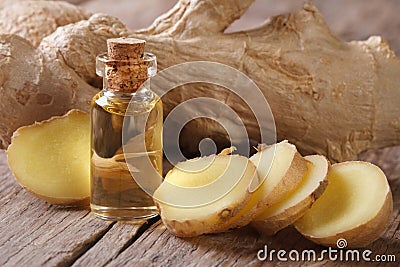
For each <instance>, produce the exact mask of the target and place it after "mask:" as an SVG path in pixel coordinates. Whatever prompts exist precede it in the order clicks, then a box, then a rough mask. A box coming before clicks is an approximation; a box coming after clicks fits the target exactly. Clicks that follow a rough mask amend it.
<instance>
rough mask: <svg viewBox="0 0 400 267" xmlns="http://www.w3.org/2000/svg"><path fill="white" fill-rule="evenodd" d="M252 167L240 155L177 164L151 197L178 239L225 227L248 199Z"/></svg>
mask: <svg viewBox="0 0 400 267" xmlns="http://www.w3.org/2000/svg"><path fill="white" fill-rule="evenodd" d="M256 176H257V172H256V167H255V166H254V164H253V163H252V162H251V161H250V160H249V159H248V158H246V157H243V156H240V155H211V156H207V157H202V158H196V159H191V160H187V161H184V162H180V163H178V164H177V165H176V166H175V167H174V168H173V169H172V170H171V171H169V172H168V174H167V175H166V177H165V180H164V182H163V183H162V184H161V185H160V187H159V188H158V189H157V190H156V191H155V192H154V195H153V198H154V201H155V203H156V205H157V207H158V209H159V211H160V215H161V219H162V221H163V223H164V225H165V226H166V227H167V229H168V230H169V231H170V232H171V233H172V234H174V235H176V236H179V237H191V236H198V235H201V234H206V233H213V232H216V229H218V228H220V227H226V223H227V222H228V221H229V219H230V218H231V217H233V216H235V215H236V214H237V212H238V211H239V210H240V209H241V208H242V206H243V205H244V204H245V203H246V202H247V201H248V200H249V197H250V192H249V185H250V183H251V181H252V179H253V178H254V179H257V177H256Z"/></svg>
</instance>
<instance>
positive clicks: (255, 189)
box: [218, 140, 307, 231]
mask: <svg viewBox="0 0 400 267" xmlns="http://www.w3.org/2000/svg"><path fill="white" fill-rule="evenodd" d="M250 160H251V161H252V162H253V163H254V165H256V167H257V173H258V178H259V179H258V180H256V179H254V180H253V181H252V184H251V185H250V191H251V192H252V193H251V195H250V199H249V201H248V202H247V203H246V204H245V205H244V206H243V208H242V209H241V210H240V211H239V212H238V213H237V214H236V216H234V217H232V218H231V219H230V221H229V222H228V223H227V226H228V227H225V228H218V231H226V230H228V229H230V228H238V227H242V226H245V225H247V224H249V223H250V222H251V221H252V220H253V219H254V218H255V217H256V216H258V215H259V214H260V213H262V212H263V211H264V210H265V209H266V208H267V207H270V206H272V205H274V204H275V203H277V202H279V201H280V200H281V199H283V198H284V197H285V196H286V195H287V194H288V193H289V192H291V191H292V190H294V189H295V188H296V187H297V186H298V184H299V183H300V182H301V181H302V178H303V177H304V176H305V174H306V172H307V162H306V160H305V159H304V158H303V157H302V156H301V155H300V154H299V153H298V152H297V149H296V147H295V146H294V145H292V144H290V143H288V142H287V141H286V140H285V141H282V142H280V143H277V144H274V145H272V146H262V147H261V148H260V149H259V152H257V153H256V154H254V155H253V156H252V157H251V158H250Z"/></svg>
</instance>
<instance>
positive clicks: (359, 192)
mask: <svg viewBox="0 0 400 267" xmlns="http://www.w3.org/2000/svg"><path fill="white" fill-rule="evenodd" d="M328 181H329V184H328V186H327V188H326V190H325V192H324V193H323V194H322V196H321V197H320V198H319V199H318V200H317V201H316V202H315V203H314V205H313V206H312V207H311V209H310V210H308V211H307V212H306V213H305V215H304V216H303V217H302V218H301V219H299V220H298V221H296V222H295V224H294V225H295V227H296V229H297V230H298V231H299V232H300V233H301V234H302V235H304V236H305V237H306V238H308V239H310V240H312V241H314V242H316V243H319V244H322V245H325V246H332V247H336V242H337V241H338V240H339V239H341V238H344V239H345V240H346V241H347V247H364V246H367V245H368V244H370V243H371V242H373V241H375V240H376V239H378V238H379V236H380V235H381V234H382V233H383V231H384V230H385V229H386V227H387V226H388V224H389V221H390V217H391V213H392V210H393V201H392V194H391V191H390V187H389V184H388V182H387V179H386V176H385V174H384V173H383V172H382V170H381V169H380V168H379V167H377V166H375V165H373V164H371V163H368V162H361V161H350V162H343V163H338V164H334V165H332V168H331V170H330V172H329V175H328Z"/></svg>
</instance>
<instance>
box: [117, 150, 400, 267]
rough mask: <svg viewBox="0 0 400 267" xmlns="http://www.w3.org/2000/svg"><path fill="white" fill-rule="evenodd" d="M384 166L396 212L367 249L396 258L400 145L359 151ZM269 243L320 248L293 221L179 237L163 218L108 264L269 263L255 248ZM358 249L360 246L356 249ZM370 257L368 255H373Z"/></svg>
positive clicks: (272, 246)
mask: <svg viewBox="0 0 400 267" xmlns="http://www.w3.org/2000/svg"><path fill="white" fill-rule="evenodd" d="M360 158H361V159H363V160H368V161H371V162H373V163H375V164H377V165H379V166H380V167H382V168H383V170H384V171H385V173H386V174H387V176H388V178H389V182H390V185H391V188H392V191H393V200H394V212H393V216H392V220H391V223H390V225H389V227H388V229H387V230H386V232H385V233H384V234H383V235H382V237H381V238H380V239H379V240H377V241H376V242H374V243H373V244H371V245H370V246H369V247H367V248H366V249H370V250H371V251H372V253H373V254H372V255H377V254H385V255H395V256H396V259H397V262H398V261H400V241H399V240H400V229H399V226H400V213H399V210H400V177H399V174H400V162H399V160H398V159H399V158H400V147H398V148H389V149H384V150H378V151H371V152H368V153H365V154H363V155H361V156H360ZM265 245H267V247H268V248H269V249H275V250H276V251H278V250H280V249H283V250H285V251H287V252H290V251H291V250H294V249H295V250H297V251H299V252H301V251H303V250H309V249H312V250H315V251H316V253H317V255H319V254H320V253H321V252H322V250H323V249H325V248H324V247H322V246H318V245H316V244H314V243H312V242H311V241H308V240H307V239H305V238H303V237H302V236H301V235H300V234H299V233H297V232H296V231H295V230H294V229H293V228H292V227H289V228H287V229H284V230H282V231H280V232H279V233H278V234H277V235H276V236H274V237H260V236H259V235H258V234H257V233H256V232H255V231H254V230H253V229H251V228H250V227H245V228H242V229H237V230H235V231H231V232H228V233H222V234H215V235H205V236H200V237H196V238H186V239H180V238H177V237H175V236H173V235H171V234H170V233H169V232H168V231H167V230H166V228H165V227H164V226H163V225H162V223H161V222H158V223H156V224H155V225H153V226H152V227H151V228H149V230H148V231H146V232H145V233H144V234H143V235H142V236H140V237H139V239H138V240H137V241H136V242H134V243H133V244H132V245H131V246H130V247H128V248H126V250H125V251H123V252H122V253H121V254H120V255H118V256H117V257H116V258H115V259H114V260H113V261H112V262H110V264H109V265H110V266H124V265H128V264H129V265H138V266H174V265H177V264H179V265H182V266H245V265H251V266H259V265H263V264H265V265H268V264H270V263H271V262H270V261H269V260H266V261H263V262H261V261H260V260H259V259H258V258H257V252H258V251H259V250H260V249H263V248H264V246H265ZM359 251H360V253H361V252H362V251H364V249H360V250H359ZM371 258H372V256H371ZM310 263H311V262H309V261H298V262H282V261H281V262H280V261H278V260H277V258H276V257H274V261H273V264H274V265H278V266H280V265H281V266H282V265H283V266H287V265H289V266H290V265H292V266H293V265H302V264H307V265H308V264H310ZM356 263H357V262H354V261H349V262H345V261H339V260H337V261H331V260H329V258H327V257H325V259H324V260H323V261H318V262H316V263H315V264H316V265H328V266H343V265H345V266H351V265H354V264H356ZM382 265H383V266H394V265H393V263H382Z"/></svg>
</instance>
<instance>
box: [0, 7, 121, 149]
mask: <svg viewBox="0 0 400 267" xmlns="http://www.w3.org/2000/svg"><path fill="white" fill-rule="evenodd" d="M48 3H49V5H52V4H51V3H52V2H48ZM72 25H74V26H72ZM70 27H73V28H72V29H70ZM64 29H70V30H69V31H68V34H66V33H65V32H64ZM124 34H126V28H125V26H124V25H123V24H122V23H121V22H119V21H118V20H116V19H115V18H112V17H110V16H107V15H101V14H97V15H93V16H91V17H90V18H89V19H88V20H84V21H80V22H77V23H76V24H70V25H66V26H64V27H59V28H58V29H57V30H56V31H55V32H54V33H53V34H51V35H49V36H47V37H45V38H44V39H43V40H42V42H41V44H40V45H39V47H38V48H35V47H33V46H32V45H31V44H30V43H29V42H28V41H27V40H25V39H23V38H22V37H19V36H17V35H13V34H2V35H0V72H1V75H0V86H1V89H2V93H1V94H0V111H1V112H2V114H3V116H2V118H1V119H0V147H1V148H6V147H7V146H8V145H9V144H10V140H11V136H12V133H13V132H14V131H15V130H16V129H17V128H19V127H21V126H24V125H30V124H32V123H34V122H35V121H42V120H46V119H49V118H50V117H52V116H55V115H62V114H65V113H66V112H67V111H69V110H71V109H80V110H83V111H88V110H89V102H90V100H91V99H92V98H93V96H94V95H95V94H96V93H97V92H98V90H99V89H98V88H97V87H94V86H92V85H90V84H91V83H92V84H99V80H97V81H96V79H95V72H94V69H95V57H96V55H97V54H99V53H101V52H102V51H104V50H106V40H107V39H108V38H111V37H117V36H120V35H124ZM89 37H90V38H89ZM66 49H67V50H68V52H66V51H65V50H66ZM92 68H93V72H91V71H89V70H90V69H92ZM100 83H101V81H100Z"/></svg>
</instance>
